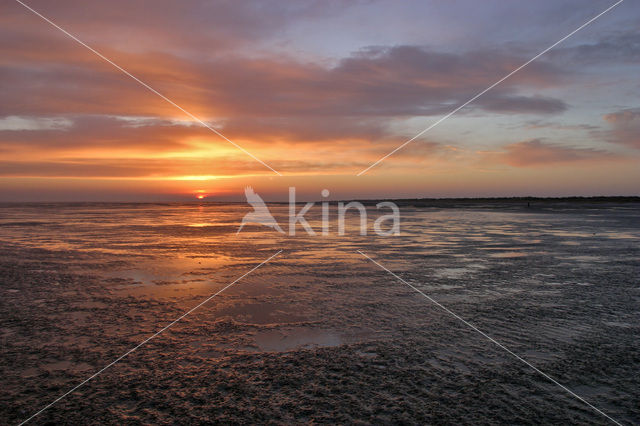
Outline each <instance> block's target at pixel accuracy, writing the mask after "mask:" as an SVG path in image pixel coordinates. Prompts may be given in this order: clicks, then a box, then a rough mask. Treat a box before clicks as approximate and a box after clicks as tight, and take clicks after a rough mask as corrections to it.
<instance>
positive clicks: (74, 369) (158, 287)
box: [0, 203, 640, 424]
mask: <svg viewBox="0 0 640 426" xmlns="http://www.w3.org/2000/svg"><path fill="white" fill-rule="evenodd" d="M245 210H246V207H244V206H234V205H229V206H221V205H202V206H198V205H179V204H172V205H82V206H78V205H66V206H64V205H48V206H44V207H43V206H9V207H7V206H4V207H3V208H1V209H0V241H1V242H2V244H1V245H0V294H1V296H2V297H1V298H0V318H1V320H0V339H1V340H0V341H1V342H2V345H1V353H2V356H1V358H0V372H1V374H2V379H1V381H2V392H1V393H0V401H1V402H0V418H1V419H3V420H2V423H7V424H16V423H19V422H21V421H22V420H24V419H26V418H28V417H29V416H30V415H32V414H34V413H35V412H37V411H38V410H39V409H41V408H42V407H43V406H45V405H47V404H48V403H50V402H52V401H53V400H54V399H56V398H57V397H58V396H60V395H61V394H63V393H65V392H67V391H68V390H69V389H71V388H72V387H74V386H75V385H77V384H78V383H80V382H82V381H83V380H85V379H86V378H87V377H89V376H90V375H91V374H93V373H94V372H96V371H98V370H100V369H101V368H102V367H104V366H105V365H107V364H109V363H110V362H112V361H113V360H114V359H116V358H117V357H119V356H120V355H122V354H123V353H125V352H126V351H127V350H129V349H131V348H132V347H134V346H136V345H137V344H138V343H140V342H141V341H142V340H144V339H146V338H147V337H149V336H150V335H152V334H153V333H155V332H156V331H157V330H159V329H161V328H162V327H164V326H166V325H167V324H169V323H170V322H171V321H173V320H174V319H176V318H177V317H179V316H180V315H181V314H182V313H183V312H185V311H186V310H188V309H190V308H191V307H193V306H195V305H197V304H198V303H200V302H201V301H202V300H204V299H205V298H207V297H208V296H209V295H210V294H212V293H215V292H216V291H218V290H219V289H221V288H222V287H224V286H225V285H227V284H228V283H230V282H232V281H233V280H234V279H236V278H238V277H239V276H241V275H243V274H244V273H245V272H247V271H248V270H249V269H251V268H252V267H254V266H255V265H256V264H258V263H260V262H261V261H263V260H265V259H266V258H268V257H269V256H271V255H272V254H273V253H275V252H276V251H278V250H280V249H283V250H284V251H283V253H282V254H281V255H280V256H278V257H277V258H275V259H274V260H273V261H271V262H269V263H268V264H266V265H264V266H263V267H261V268H260V269H258V270H256V271H255V272H254V273H252V274H251V275H249V276H247V277H246V278H244V279H243V280H241V281H240V282H238V283H237V284H236V285H234V286H233V287H231V288H229V289H228V290H226V291H225V292H224V293H222V294H220V295H219V296H217V297H215V298H214V299H212V300H211V301H210V302H209V303H207V304H206V305H205V306H203V307H202V308H200V309H199V310H197V311H195V312H194V313H193V314H191V315H189V316H188V317H186V318H184V320H182V321H181V322H179V323H178V324H176V325H175V326H174V327H172V328H171V329H170V330H167V331H166V332H164V333H162V334H161V335H160V336H158V337H157V338H155V339H153V340H151V341H150V342H149V343H148V344H146V345H145V346H142V347H141V348H139V349H138V350H136V351H135V352H133V353H131V354H130V355H129V356H128V357H127V358H125V359H123V360H122V361H121V362H119V363H118V364H116V365H114V366H113V367H111V368H110V369H108V370H106V371H105V372H104V373H102V374H100V375H99V376H98V377H96V378H95V379H94V380H92V381H91V382H89V383H87V384H86V385H85V386H83V387H82V388H80V389H78V390H77V391H76V392H74V393H72V394H70V395H69V396H68V397H66V398H65V399H63V400H62V401H60V402H59V403H58V404H56V405H55V406H53V407H52V408H50V409H49V410H47V411H45V412H43V413H42V414H41V415H39V416H38V417H36V418H35V419H34V420H33V423H34V424H45V423H48V422H54V423H68V424H84V423H89V424H122V423H127V424H143V423H201V422H219V423H274V424H285V423H287V424H288V423H309V422H314V423H334V422H339V423H377V424H382V423H389V422H393V423H406V424H424V423H437V424H460V423H465V424H469V423H473V424H496V423H509V424H514V423H515V424H534V423H535V424H539V423H580V424H585V423H586V424H606V423H609V422H608V420H607V419H606V418H605V417H603V416H601V415H600V414H598V413H596V412H595V411H594V410H593V409H591V408H590V407H588V406H587V405H585V404H584V403H582V402H580V401H578V400H577V399H575V398H574V397H572V396H571V395H569V394H568V393H566V392H565V391H564V390H562V389H561V388H559V387H558V386H557V385H555V384H553V383H551V382H550V381H548V380H547V379H545V378H544V377H542V376H540V375H539V374H537V373H536V372H535V371H533V370H532V369H531V368H529V367H527V366H526V365H524V364H523V363H521V362H520V361H518V360H516V359H515V358H514V357H513V356H511V355H509V354H508V353H506V352H505V351H503V350H502V349H500V348H498V347H497V346H495V345H494V344H492V343H491V342H489V341H488V340H487V339H486V338H484V337H483V336H481V335H479V334H478V333H476V332H474V331H473V330H471V329H469V328H468V327H467V326H465V325H464V324H461V323H460V322H459V321H458V320H456V319H455V318H453V317H452V316H451V315H449V314H448V313H446V312H443V311H442V310H441V309H439V308H438V307H437V306H435V305H433V304H432V303H430V302H429V300H427V299H425V298H424V297H422V296H421V295H419V294H418V293H416V292H415V291H414V290H412V289H411V288H409V287H408V286H406V285H405V284H403V283H401V282H399V281H397V280H396V279H395V278H393V277H392V276H391V275H389V274H388V273H386V272H385V271H383V270H381V269H380V268H378V267H377V266H376V265H374V264H372V263H371V262H369V261H367V260H366V259H364V258H363V257H362V256H361V255H359V254H358V253H357V252H356V250H362V251H363V252H365V253H366V254H368V255H370V256H371V257H372V258H374V259H376V260H378V261H380V263H382V264H383V265H384V266H385V267H387V268H389V269H390V270H392V271H394V272H395V273H397V274H399V275H400V276H402V278H403V279H405V280H406V281H407V282H409V283H411V284H412V285H414V286H416V287H417V288H419V289H420V290H421V291H423V292H425V294H428V295H430V296H431V297H433V298H434V299H435V300H437V301H438V302H440V303H442V304H443V305H445V306H447V307H448V308H449V309H451V310H453V311H455V312H456V313H457V314H459V315H460V316H461V317H463V318H465V319H466V320H468V321H469V322H471V323H473V324H474V325H475V326H477V327H478V328H480V329H481V330H483V331H485V332H486V333H487V334H489V335H491V336H492V337H493V338H495V339H496V340H498V341H500V342H501V343H503V344H504V345H505V346H507V347H508V348H509V349H511V350H512V351H513V352H515V353H517V354H518V355H520V356H522V357H523V358H525V359H526V360H527V361H528V362H531V363H532V364H534V365H536V366H537V367H538V368H540V369H541V370H542V371H544V372H546V373H547V374H549V375H551V376H553V377H554V378H555V379H557V380H558V381H559V382H560V383H562V384H564V385H566V386H567V387H568V388H570V389H571V390H572V391H574V392H576V393H577V394H579V395H580V396H582V397H584V398H585V399H586V400H588V401H589V402H590V403H592V404H593V405H594V406H596V407H598V408H599V409H601V410H603V411H604V412H606V413H607V414H609V415H610V416H612V417H613V418H615V419H617V420H619V421H621V422H623V423H625V424H637V423H639V422H640V409H639V408H638V407H640V404H639V403H638V402H639V401H640V390H639V389H640V387H639V386H638V380H637V378H638V376H640V351H639V349H640V340H639V339H638V337H639V333H638V331H639V327H640V326H639V324H640V309H639V306H640V287H639V286H638V284H639V283H638V277H640V245H639V244H638V243H639V242H640V225H639V224H640V221H639V219H640V209H639V208H638V205H637V204H633V203H631V204H629V203H626V204H620V205H607V206H605V207H602V206H600V207H598V208H588V207H584V206H582V207H575V208H574V207H571V206H570V208H565V207H562V208H558V209H556V210H554V209H553V207H551V208H545V209H544V211H506V212H505V211H501V210H500V209H486V208H482V209H473V208H469V207H466V208H455V209H453V208H416V207H409V206H405V207H402V220H403V223H402V235H401V236H399V237H395V238H382V237H375V236H366V237H362V236H359V235H355V234H354V233H349V234H348V235H346V236H343V237H339V236H337V235H335V234H332V235H331V236H328V237H322V238H321V237H315V238H311V237H307V236H305V235H299V236H297V237H284V236H281V235H279V234H277V233H273V232H270V231H269V230H266V228H260V227H257V226H255V227H251V226H249V227H247V229H246V231H247V232H246V233H245V231H244V230H243V233H241V234H240V235H239V236H237V237H236V236H235V231H236V224H237V223H239V220H240V219H241V218H242V216H243V214H244V213H246V211H245ZM275 210H276V217H277V218H279V219H281V218H282V215H284V214H285V208H284V207H282V209H281V210H282V211H279V210H278V208H275ZM374 210H375V209H374ZM311 219H312V221H311V223H312V226H317V224H318V221H319V218H317V217H311ZM354 223H355V222H354Z"/></svg>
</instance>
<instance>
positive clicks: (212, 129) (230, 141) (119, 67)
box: [16, 0, 282, 176]
mask: <svg viewBox="0 0 640 426" xmlns="http://www.w3.org/2000/svg"><path fill="white" fill-rule="evenodd" d="M16 1H17V2H18V3H20V4H21V5H22V6H24V7H25V8H27V9H28V10H30V11H31V12H33V13H34V14H35V15H37V16H39V17H40V18H42V19H43V20H44V21H46V22H48V23H49V24H51V25H53V26H54V27H55V28H57V29H58V30H60V31H62V32H63V33H64V34H66V35H67V36H69V37H70V38H72V39H73V40H75V41H76V42H78V43H79V44H81V45H82V46H84V47H86V48H87V49H89V50H90V51H91V52H93V53H95V54H96V55H97V56H99V57H100V58H101V59H103V60H105V61H106V62H108V63H110V64H111V65H113V66H114V67H115V68H117V69H118V70H119V71H121V72H122V73H124V74H126V75H127V76H129V77H131V78H132V79H134V80H135V81H136V82H138V83H139V84H140V85H142V86H143V87H145V88H146V89H148V90H149V91H151V92H153V93H154V94H156V95H158V96H160V97H161V98H162V99H164V100H165V101H167V102H168V103H170V104H171V105H173V106H174V107H176V108H178V109H179V110H180V111H182V112H183V113H185V114H186V115H188V116H189V117H191V118H192V119H193V120H195V121H197V122H198V123H200V124H201V125H202V126H204V127H206V128H207V129H209V130H211V131H212V132H213V133H215V134H216V135H218V136H220V137H221V138H222V139H224V140H226V141H227V142H229V143H230V144H231V145H233V146H235V147H236V148H238V149H239V150H240V151H242V152H244V153H245V154H247V155H248V156H249V157H251V158H253V159H254V160H256V161H257V162H259V163H261V164H262V165H263V166H265V167H266V168H268V169H269V170H271V171H272V172H274V173H275V174H277V175H278V176H282V175H281V174H280V173H279V172H278V171H277V170H275V169H274V168H273V167H271V166H270V165H268V164H267V163H265V162H264V161H262V160H261V159H259V158H258V157H256V156H255V155H253V154H252V153H250V152H249V151H247V150H246V149H244V148H243V147H241V146H240V145H238V144H237V143H235V142H234V141H232V140H231V139H229V138H227V137H226V136H225V135H223V134H222V133H220V132H219V131H217V130H216V129H214V128H213V127H211V126H210V125H208V124H207V123H205V122H204V121H202V120H201V119H199V118H198V117H196V116H195V115H193V114H192V113H190V112H189V111H187V110H186V109H184V108H182V107H181V106H180V105H178V104H176V103H175V102H173V101H172V100H171V99H169V98H167V97H166V96H165V95H163V94H162V93H160V92H158V91H157V90H156V89H154V88H153V87H151V86H149V85H148V84H147V83H145V82H144V81H142V80H140V79H139V78H138V77H136V76H134V75H133V74H131V73H130V72H129V71H127V70H125V69H124V68H122V67H121V66H120V65H118V64H116V63H115V62H113V61H112V60H111V59H109V58H107V57H106V56H104V55H103V54H102V53H100V52H98V51H97V50H95V49H94V48H93V47H91V46H89V45H88V44H86V43H85V42H83V41H82V40H80V39H79V38H78V37H76V36H74V35H73V34H71V33H70V32H68V31H67V30H65V29H64V28H62V27H60V26H59V25H57V24H56V23H54V22H53V21H51V20H50V19H49V18H47V17H46V16H44V15H42V14H41V13H40V12H38V11H36V10H34V9H33V8H31V7H30V6H28V5H27V4H25V3H23V2H22V1H20V0H16Z"/></svg>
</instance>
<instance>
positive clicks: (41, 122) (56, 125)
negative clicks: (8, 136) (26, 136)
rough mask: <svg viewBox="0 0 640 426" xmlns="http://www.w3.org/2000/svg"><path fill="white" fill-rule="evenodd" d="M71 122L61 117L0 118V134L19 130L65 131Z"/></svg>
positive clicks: (12, 116) (13, 116)
mask: <svg viewBox="0 0 640 426" xmlns="http://www.w3.org/2000/svg"><path fill="white" fill-rule="evenodd" d="M72 125H73V122H72V121H71V120H69V119H67V118H63V117H18V116H15V115H11V116H8V117H0V132H2V131H5V130H9V131H19V130H65V129H68V128H69V127H71V126H72Z"/></svg>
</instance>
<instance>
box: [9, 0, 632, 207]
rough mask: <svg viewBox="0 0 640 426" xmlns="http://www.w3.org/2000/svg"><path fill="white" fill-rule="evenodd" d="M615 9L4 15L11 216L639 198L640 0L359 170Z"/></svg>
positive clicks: (476, 5)
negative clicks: (144, 208)
mask: <svg viewBox="0 0 640 426" xmlns="http://www.w3.org/2000/svg"><path fill="white" fill-rule="evenodd" d="M614 2H615V1H601V0H592V1H589V2H584V1H578V0H570V1H565V0H561V1H557V0H554V1H536V2H531V1H524V0H518V1H510V2H504V1H497V0H485V1H482V2H478V1H476V0H465V1H462V0H453V1H448V2H442V1H403V2H397V1H376V0H368V1H341V0H326V1H318V0H298V1H295V2H291V1H288V0H263V1H256V2H254V1H242V2H238V1H203V0H193V1H180V2H178V1H169V0H156V1H153V2H150V1H136V0H134V1H130V0H128V1H123V0H114V1H109V2H102V1H79V0H78V1H71V0H64V1H56V2H51V1H44V0H24V3H25V4H27V5H28V6H30V7H31V8H33V9H34V10H36V11H37V12H39V13H40V14H42V15H43V16H45V17H46V18H48V19H49V20H51V21H52V22H54V23H55V24H56V25H58V26H59V27H61V28H63V29H65V30H66V31H68V32H69V33H71V34H73V35H74V36H75V37H77V38H78V39H79V40H81V41H82V42H84V43H86V44H87V45H89V46H91V47H92V48H93V49H95V50H96V51H98V52H100V53H101V54H102V55H104V56H105V57H106V58H108V59H109V60H111V61H112V62H113V63H115V64H117V65H118V66H120V67H121V68H122V69H124V70H126V71H127V72H129V73H130V74H131V75H133V76H135V77H136V78H137V79H139V80H140V81H142V82H144V83H145V84H147V85H148V86H149V87H151V88H153V90H154V91H156V92H157V93H160V94H162V95H163V96H164V97H165V98H166V99H163V98H162V97H160V96H158V94H157V93H153V92H152V91H150V90H149V89H148V88H146V87H144V86H143V85H142V84H140V82H138V81H135V80H134V79H132V78H131V77H130V76H127V75H125V74H124V73H123V72H122V71H121V70H119V69H117V68H116V67H115V66H114V65H112V64H110V63H108V62H106V61H105V60H104V59H102V58H100V57H99V56H97V55H96V54H95V53H93V52H91V51H90V50H89V49H87V48H86V47H84V46H82V45H80V44H79V43H78V42H76V41H74V40H73V39H72V38H71V37H70V36H69V35H66V34H64V33H63V32H62V31H61V30H59V29H57V28H55V27H54V26H52V25H51V24H50V23H47V22H46V21H45V20H43V19H42V18H41V17H39V16H37V15H36V14H35V13H34V12H32V11H30V10H28V9H27V8H26V7H25V6H23V5H21V4H20V3H19V2H17V1H13V0H6V1H3V2H2V3H1V4H0V201H47V202H48V201H140V202H145V201H191V200H197V199H199V198H201V199H203V200H207V201H240V200H242V197H243V193H244V188H245V187H246V186H251V187H253V188H254V189H255V190H256V192H258V194H260V195H262V196H263V198H265V199H266V200H278V201H280V200H285V199H286V198H287V196H288V190H287V188H288V187H290V186H294V187H296V190H297V194H298V197H299V200H303V199H311V200H313V199H320V191H321V190H323V189H328V190H329V191H330V194H331V195H330V197H329V199H347V198H359V199H362V198H367V199H371V198H422V197H428V198H430V197H438V198H439V197H487V196H572V195H577V196H590V195H640V185H639V184H638V182H640V167H639V166H640V102H639V101H638V100H639V99H640V96H639V95H640V79H639V78H638V75H640V32H639V31H638V30H639V27H638V22H640V3H638V2H637V1H634V0H625V1H623V2H622V3H621V4H619V5H618V6H616V7H615V8H613V9H612V10H611V11H609V12H607V13H606V14H604V15H603V16H601V17H600V18H598V19H597V20H596V21H594V22H593V23H592V24H590V25H589V26H587V27H585V28H584V29H582V30H580V31H578V32H577V33H576V34H574V35H572V36H571V37H570V38H568V39H567V40H566V41H564V42H563V43H561V44H560V45H558V46H557V47H555V48H554V49H552V50H551V51H549V52H547V53H545V54H544V55H543V56H541V57H540V58H538V59H536V60H535V61H533V62H532V63H530V64H529V65H527V66H526V67H525V68H523V69H522V70H520V71H518V72H517V73H515V74H514V75H512V76H511V77H509V78H508V79H506V80H505V81H503V82H502V83H500V84H499V85H497V86H496V87H495V88H493V89H491V90H490V91H488V92H486V93H485V94H483V95H482V96H480V97H479V98H478V99H476V100H475V101H473V102H471V103H470V104H469V105H467V106H466V107H464V108H463V109H461V110H459V111H458V112H456V113H455V114H454V115H452V116H450V117H449V118H447V119H446V120H443V121H441V122H440V123H438V124H437V125H436V126H435V127H433V128H432V129H431V130H429V131H427V132H425V133H424V134H422V135H421V136H420V137H418V138H416V139H415V140H413V141H412V142H411V143H409V144H408V145H406V146H405V147H404V148H402V149H401V150H399V151H397V152H396V153H394V154H393V155H391V156H389V157H388V158H386V159H385V160H384V161H382V162H381V163H379V164H377V165H376V166H375V167H372V168H371V169H369V170H367V171H366V173H364V174H361V175H359V176H358V173H360V172H362V171H363V170H365V169H367V168H368V167H369V166H371V165H372V164H373V163H374V162H376V161H377V160H378V159H380V158H381V157H383V156H385V155H386V154H388V153H389V152H391V151H393V150H394V149H395V148H396V147H398V146H400V145H401V144H403V143H404V142H405V141H407V140H408V139H411V138H413V137H414V136H415V135H417V134H418V133H420V132H421V131H422V130H424V129H426V128H428V127H429V126H431V125H432V124H433V123H435V122H437V121H438V120H439V119H441V118H442V117H443V116H445V115H447V114H448V113H449V112H451V111H452V110H454V109H456V108H457V107H458V106H459V105H461V104H464V103H465V102H467V101H468V100H469V99H471V98H472V97H473V96H474V95H476V94H477V93H479V92H480V91H482V90H484V89H486V88H487V87H489V86H490V85H492V84H493V83H495V82H496V81H498V80H500V79H501V78H503V77H504V76H506V75H507V74H509V73H510V72H511V71H513V70H514V69H516V68H518V67H519V66H520V65H522V64H523V63H525V62H527V61H528V60H530V59H531V58H533V57H534V56H536V55H537V54H538V53H540V52H541V51H542V50H544V49H545V48H547V47H549V46H550V45H552V44H553V43H555V42H557V41H558V40H560V39H561V38H562V37H564V36H566V35H567V34H569V33H571V32H572V31H573V30H575V29H576V28H578V27H579V26H580V25H582V24H584V23H585V22H586V21H588V20H589V19H591V18H592V17H594V16H596V15H598V14H599V13H600V12H602V11H603V10H605V9H607V8H608V7H609V6H611V5H612V4H613V3H614ZM167 99H168V100H170V101H171V102H168V101H167ZM185 111H186V112H188V113H185ZM194 117H196V118H197V119H195V118H194ZM198 120H201V121H202V123H205V124H206V125H207V126H209V127H210V129H208V128H206V127H205V126H203V125H202V123H201V122H199V121H198ZM216 132H218V133H220V134H221V135H224V137H225V138H228V140H230V141H232V142H233V143H231V142H229V141H228V140H225V138H223V137H221V136H220V135H219V134H216ZM238 147H241V149H240V148H238ZM245 151H246V152H245ZM247 152H248V153H250V154H251V155H252V156H253V157H255V158H257V159H259V160H260V161H261V162H263V163H264V164H262V163H261V162H259V161H256V160H255V159H254V158H252V156H250V155H248V154H247ZM265 164H266V165H267V166H268V167H267V166H265ZM269 167H270V168H272V169H273V170H275V171H277V172H278V173H279V174H280V175H278V174H276V173H274V171H273V170H271V169H270V168H269Z"/></svg>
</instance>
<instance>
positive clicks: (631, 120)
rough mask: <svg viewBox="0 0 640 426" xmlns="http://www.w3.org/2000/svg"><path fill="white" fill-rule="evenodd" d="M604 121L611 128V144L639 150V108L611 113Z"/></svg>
mask: <svg viewBox="0 0 640 426" xmlns="http://www.w3.org/2000/svg"><path fill="white" fill-rule="evenodd" d="M604 119H605V121H606V122H607V123H609V125H610V126H611V127H612V130H611V131H610V133H609V140H610V141H611V142H614V143H618V144H622V145H627V146H630V147H632V148H639V149H640V108H630V109H623V110H620V111H616V112H612V113H610V114H606V115H605V116H604Z"/></svg>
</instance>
